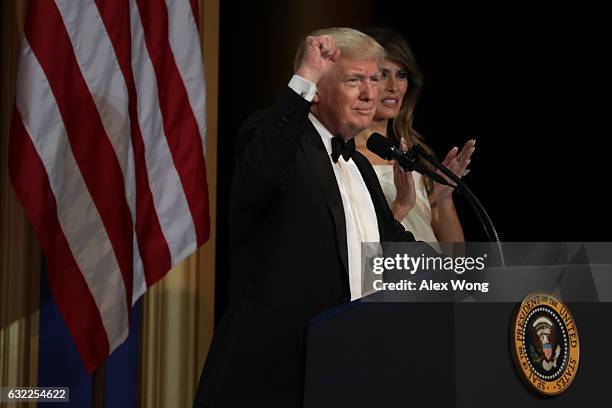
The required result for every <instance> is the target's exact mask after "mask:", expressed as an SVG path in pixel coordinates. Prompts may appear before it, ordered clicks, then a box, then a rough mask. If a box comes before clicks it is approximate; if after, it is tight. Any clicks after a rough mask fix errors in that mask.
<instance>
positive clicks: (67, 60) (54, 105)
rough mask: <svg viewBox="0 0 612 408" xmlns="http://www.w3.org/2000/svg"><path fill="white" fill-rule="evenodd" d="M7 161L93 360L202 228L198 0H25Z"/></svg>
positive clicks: (205, 223) (61, 301) (114, 342)
mask: <svg viewBox="0 0 612 408" xmlns="http://www.w3.org/2000/svg"><path fill="white" fill-rule="evenodd" d="M15 105H16V109H15V111H14V115H13V124H12V135H11V144H10V152H9V154H10V155H9V170H10V173H11V179H12V182H13V186H14V188H15V191H16V193H17V196H18V197H19V199H20V201H21V203H22V205H23V206H24V208H25V210H26V213H27V215H28V217H29V219H30V221H31V222H32V224H33V226H34V228H35V230H36V232H37V235H38V238H39V240H40V242H41V246H42V248H43V251H44V253H45V257H46V259H47V268H48V275H49V282H50V285H51V289H52V291H53V294H54V297H55V299H56V301H57V303H58V306H59V308H60V310H61V312H62V314H63V315H64V318H65V319H66V322H67V324H68V326H69V328H70V330H71V333H72V335H73V338H74V339H75V343H76V345H77V347H78V349H79V351H80V353H81V355H82V357H83V360H84V362H85V365H86V367H87V369H88V370H90V371H94V370H95V368H96V367H98V366H99V365H100V363H102V362H103V361H104V359H105V358H106V356H108V355H109V354H110V353H111V352H112V351H113V350H114V349H115V348H116V347H117V346H118V345H120V344H121V343H122V342H123V341H124V340H125V338H126V337H127V334H128V327H129V315H130V310H131V307H132V305H133V303H134V302H136V300H137V299H138V298H139V297H140V296H141V295H142V294H143V293H144V292H145V291H146V289H147V287H149V286H151V285H153V284H154V283H155V282H157V281H158V280H159V279H160V278H161V277H162V276H163V275H164V274H165V273H166V272H167V271H168V270H169V269H170V268H171V267H172V266H173V265H176V264H177V263H179V262H180V261H181V260H183V259H184V258H185V257H187V256H188V255H189V254H191V253H192V252H193V251H194V250H195V249H196V248H197V247H198V246H200V245H201V244H202V243H204V241H205V240H206V239H207V238H208V234H209V219H208V193H207V187H206V169H205V163H204V153H205V143H204V141H205V138H204V137H205V134H204V132H205V117H204V112H205V102H204V76H203V66H202V56H201V52H200V41H199V34H198V26H197V4H196V2H195V1H194V0H191V1H190V0H166V1H164V0H81V1H73V0H56V1H51V0H37V1H35V2H30V3H29V9H28V15H27V19H26V24H25V38H24V40H23V45H22V49H21V55H20V63H19V70H18V78H17V92H16V101H15Z"/></svg>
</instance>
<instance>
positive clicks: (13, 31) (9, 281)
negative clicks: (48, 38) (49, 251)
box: [0, 1, 40, 387]
mask: <svg viewBox="0 0 612 408" xmlns="http://www.w3.org/2000/svg"><path fill="white" fill-rule="evenodd" d="M1 7H2V29H1V30H2V51H1V53H2V62H1V64H0V70H1V73H2V74H1V75H2V79H1V81H2V82H1V84H2V85H1V88H0V89H2V94H1V96H0V98H1V99H0V101H1V103H0V109H1V111H0V183H1V184H0V386H12V387H16V386H34V385H36V380H37V375H38V371H37V364H38V299H39V279H40V274H39V271H40V248H39V246H38V243H37V241H36V239H35V238H34V234H33V231H32V228H31V227H30V224H29V223H28V221H27V220H26V218H25V214H24V212H23V210H22V208H21V206H20V205H19V203H18V202H17V198H16V196H15V194H14V193H13V190H12V188H11V186H10V182H9V176H8V169H7V158H8V140H9V127H10V118H11V115H12V110H13V103H14V96H15V78H16V72H17V54H18V51H19V45H20V40H21V34H22V32H23V21H24V17H25V11H26V7H27V1H7V2H2V6H1Z"/></svg>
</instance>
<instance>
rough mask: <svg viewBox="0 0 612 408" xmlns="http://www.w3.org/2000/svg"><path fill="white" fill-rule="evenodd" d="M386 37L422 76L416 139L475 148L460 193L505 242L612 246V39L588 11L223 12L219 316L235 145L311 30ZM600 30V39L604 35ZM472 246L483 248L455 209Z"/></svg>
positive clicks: (268, 7) (321, 7)
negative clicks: (469, 193) (611, 202)
mask: <svg viewBox="0 0 612 408" xmlns="http://www.w3.org/2000/svg"><path fill="white" fill-rule="evenodd" d="M372 25H386V26H391V27H394V28H395V29H397V30H398V31H400V32H402V33H403V34H404V35H405V36H406V38H407V39H408V41H409V43H410V44H411V46H412V48H413V51H414V53H415V55H416V58H417V61H418V62H419V64H420V67H421V70H422V72H423V74H424V76H425V88H424V91H423V94H422V97H421V100H420V103H419V105H418V107H417V110H416V114H415V127H416V129H417V130H418V131H419V132H420V133H421V134H423V135H424V136H425V137H426V139H427V142H428V143H429V144H430V145H431V146H432V147H433V148H434V150H435V151H436V153H437V155H438V156H439V157H441V158H443V157H444V155H445V154H446V152H447V151H448V149H450V148H451V147H452V146H455V145H458V146H461V145H462V144H463V143H464V142H465V141H466V140H468V139H469V138H475V139H476V140H477V144H476V146H477V149H476V152H475V154H474V156H473V158H472V163H471V165H470V167H471V169H472V173H471V174H470V175H469V176H468V177H466V179H465V181H466V182H467V183H468V184H469V186H470V187H471V189H472V190H473V191H474V192H475V193H476V195H477V196H478V197H479V199H480V200H481V202H482V203H483V204H484V206H485V208H486V209H487V210H488V212H489V214H490V216H491V218H492V219H493V222H494V223H495V225H496V227H497V230H498V232H499V233H500V237H501V239H502V240H504V241H609V240H610V238H609V234H608V231H607V228H605V227H604V224H605V225H608V224H609V223H610V216H609V212H608V198H607V191H608V190H609V185H610V183H609V181H608V176H609V173H610V172H609V171H608V166H607V165H608V162H609V161H610V158H609V156H610V155H609V154H608V151H607V148H606V145H607V138H608V137H609V136H610V133H611V132H610V125H609V123H608V121H607V117H608V116H609V114H608V112H609V108H610V103H609V102H608V101H609V99H610V92H609V91H610V87H609V86H608V82H609V81H608V75H609V72H611V71H610V70H609V64H608V65H607V66H604V61H605V60H606V59H607V57H606V55H607V54H609V53H610V46H609V43H605V44H604V38H607V37H608V36H609V34H610V33H609V31H610V30H609V29H606V28H605V27H606V26H605V25H604V12H603V10H598V9H590V8H588V6H580V7H579V8H577V7H576V6H572V7H566V6H563V7H562V6H559V5H555V6H554V7H553V6H552V5H551V6H534V5H528V4H524V5H521V4H518V3H511V4H508V5H506V6H503V5H499V4H496V5H495V8H492V7H491V6H484V7H483V6H478V7H477V6H472V7H469V6H465V5H461V6H452V7H451V6H447V5H443V4H442V3H440V4H438V5H436V6H433V7H432V6H429V7H427V8H426V7H423V6H421V5H418V6H417V5H416V3H413V2H402V3H395V2H389V1H376V2H374V1H360V2H356V1H348V0H342V1H333V0H327V1H323V0H311V1H306V0H297V1H291V2H281V1H268V2H265V1H264V2H244V4H240V5H237V4H236V3H232V4H230V3H227V2H222V3H221V12H220V67H219V68H220V69H219V71H220V84H219V150H218V152H219V172H218V175H219V180H218V200H219V201H218V206H217V208H218V214H217V217H218V218H217V222H218V228H217V231H218V238H217V239H218V242H217V266H218V267H217V271H218V272H217V292H216V293H217V301H216V310H217V316H220V314H221V313H222V311H223V310H224V308H225V305H226V302H227V296H226V282H227V276H228V272H229V257H230V254H229V252H228V235H227V234H228V228H227V216H228V214H227V208H228V197H229V187H230V183H231V177H232V174H233V166H234V158H233V150H234V143H233V138H234V136H235V134H236V131H237V130H238V128H239V126H240V124H241V123H242V121H244V119H246V117H247V116H248V115H249V114H250V113H252V112H254V111H256V110H259V109H265V108H267V107H268V106H270V105H271V104H272V103H273V102H274V100H275V98H276V95H278V94H279V92H280V90H281V89H282V88H283V87H284V86H286V84H287V83H288V82H289V79H290V78H291V75H292V73H293V72H292V64H293V55H294V53H295V49H296V47H297V45H298V44H299V43H300V42H301V39H302V38H303V37H304V36H305V35H306V34H307V33H308V32H310V31H312V30H314V29H317V28H322V27H329V26H351V27H355V28H363V27H368V26H372ZM604 31H606V32H605V33H604ZM455 202H456V204H457V207H458V211H459V214H460V218H461V219H462V222H463V226H464V230H465V234H466V239H467V240H471V241H478V240H485V235H484V233H483V232H482V229H481V227H480V225H479V223H478V222H477V219H476V217H475V216H474V215H473V213H472V211H471V209H470V208H468V207H467V205H466V203H465V202H464V201H463V199H461V197H458V198H456V200H455Z"/></svg>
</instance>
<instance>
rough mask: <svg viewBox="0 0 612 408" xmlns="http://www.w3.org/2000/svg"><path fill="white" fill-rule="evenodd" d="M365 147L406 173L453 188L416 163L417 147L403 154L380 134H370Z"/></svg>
mask: <svg viewBox="0 0 612 408" xmlns="http://www.w3.org/2000/svg"><path fill="white" fill-rule="evenodd" d="M367 147H368V150H370V151H371V152H373V153H376V154H377V155H378V156H380V157H382V158H383V159H385V160H395V161H397V164H399V165H400V167H401V168H402V169H404V170H406V171H416V172H418V173H421V174H422V175H424V176H425V177H429V178H431V179H432V180H434V181H436V182H438V183H440V184H445V185H447V186H451V187H455V186H454V185H452V184H450V183H448V182H447V181H446V180H445V179H444V178H443V177H441V176H440V175H439V174H436V173H434V172H433V171H431V170H429V169H428V168H427V167H425V166H423V165H422V164H421V163H420V162H419V161H418V153H419V152H420V150H418V148H420V146H419V145H414V147H412V148H410V149H408V151H406V152H404V151H402V150H400V149H398V148H397V147H395V146H394V145H393V143H391V142H390V141H389V139H387V138H386V137H384V136H383V135H381V134H380V133H372V135H371V136H370V138H369V139H368V143H367Z"/></svg>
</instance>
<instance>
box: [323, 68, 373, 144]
mask: <svg viewBox="0 0 612 408" xmlns="http://www.w3.org/2000/svg"><path fill="white" fill-rule="evenodd" d="M378 72H379V70H378V65H377V62H376V60H375V59H369V60H348V59H344V58H340V59H339V60H338V61H337V62H336V63H335V64H334V66H333V67H332V68H331V69H330V70H329V71H328V72H327V74H325V76H324V77H323V78H321V80H320V81H319V83H318V84H317V96H316V99H315V103H314V104H313V107H312V112H313V113H314V115H315V116H316V117H317V118H318V119H319V120H320V121H321V123H322V124H323V125H324V126H325V127H326V128H327V130H329V131H330V132H331V133H332V134H334V135H340V136H342V138H343V139H344V140H349V139H351V138H353V137H355V135H356V134H357V133H359V132H361V131H362V130H364V129H366V128H367V127H369V126H370V124H371V123H372V119H373V118H374V113H375V112H376V109H375V108H376V100H377V98H378Z"/></svg>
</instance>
